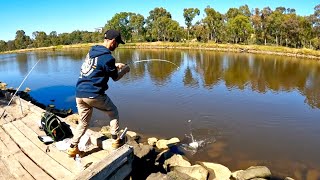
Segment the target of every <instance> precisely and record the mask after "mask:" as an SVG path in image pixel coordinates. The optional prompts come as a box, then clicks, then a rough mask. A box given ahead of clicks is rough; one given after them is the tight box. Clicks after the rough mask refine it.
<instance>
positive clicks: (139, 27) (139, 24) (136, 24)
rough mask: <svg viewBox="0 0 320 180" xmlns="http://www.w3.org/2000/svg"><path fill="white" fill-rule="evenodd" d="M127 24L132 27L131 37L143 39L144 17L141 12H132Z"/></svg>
mask: <svg viewBox="0 0 320 180" xmlns="http://www.w3.org/2000/svg"><path fill="white" fill-rule="evenodd" d="M129 25H130V27H131V28H132V37H133V38H134V39H136V40H138V41H143V40H144V39H145V31H146V30H145V28H144V25H145V19H144V17H143V16H142V15H141V14H135V13H132V14H131V16H130V20H129Z"/></svg>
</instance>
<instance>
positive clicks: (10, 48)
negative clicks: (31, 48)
mask: <svg viewBox="0 0 320 180" xmlns="http://www.w3.org/2000/svg"><path fill="white" fill-rule="evenodd" d="M7 47H8V48H7V50H8V51H12V50H15V49H17V48H16V46H15V45H14V41H11V40H10V41H8V42H7Z"/></svg>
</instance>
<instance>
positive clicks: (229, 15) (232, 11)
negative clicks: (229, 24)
mask: <svg viewBox="0 0 320 180" xmlns="http://www.w3.org/2000/svg"><path fill="white" fill-rule="evenodd" d="M240 14H242V13H241V12H240V11H239V9H237V8H229V10H228V11H227V13H226V18H227V20H229V19H232V18H235V17H236V16H238V15H240Z"/></svg>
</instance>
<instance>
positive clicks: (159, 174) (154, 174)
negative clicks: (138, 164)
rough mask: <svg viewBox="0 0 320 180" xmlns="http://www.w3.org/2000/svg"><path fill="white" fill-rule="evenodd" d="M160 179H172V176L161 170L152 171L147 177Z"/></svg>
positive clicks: (149, 179)
mask: <svg viewBox="0 0 320 180" xmlns="http://www.w3.org/2000/svg"><path fill="white" fill-rule="evenodd" d="M159 179H163V180H170V178H169V177H168V176H167V175H166V174H162V173H160V172H158V173H152V174H150V175H149V176H148V177H147V180H159Z"/></svg>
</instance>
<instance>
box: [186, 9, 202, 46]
mask: <svg viewBox="0 0 320 180" xmlns="http://www.w3.org/2000/svg"><path fill="white" fill-rule="evenodd" d="M199 14H200V10H199V9H198V8H185V9H183V17H184V20H185V23H186V25H187V29H188V40H189V35H190V28H191V26H192V20H193V19H194V18H195V17H196V16H199Z"/></svg>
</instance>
